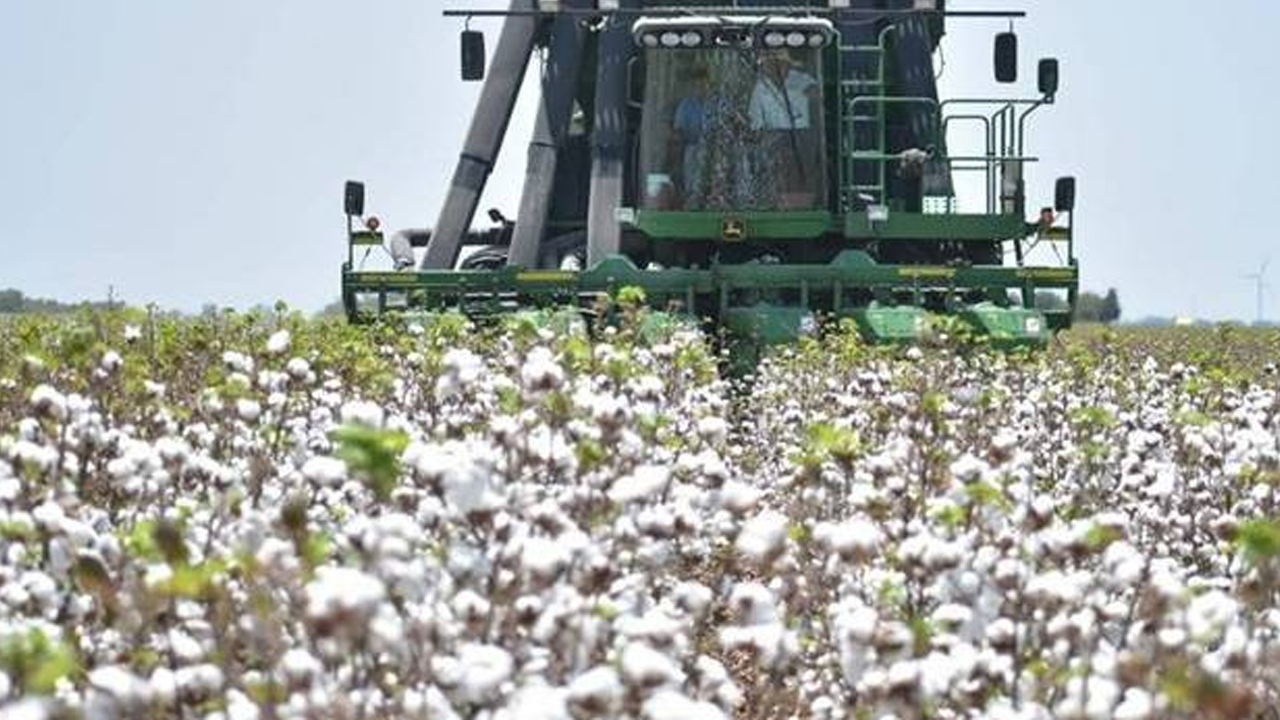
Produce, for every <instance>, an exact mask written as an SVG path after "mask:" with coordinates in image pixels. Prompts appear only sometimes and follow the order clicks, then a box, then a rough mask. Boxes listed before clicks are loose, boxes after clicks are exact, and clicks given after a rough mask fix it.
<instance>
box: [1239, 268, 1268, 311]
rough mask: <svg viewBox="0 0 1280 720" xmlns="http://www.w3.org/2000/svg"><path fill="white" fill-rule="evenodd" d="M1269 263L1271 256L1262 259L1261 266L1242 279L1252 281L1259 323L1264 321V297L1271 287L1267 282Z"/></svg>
mask: <svg viewBox="0 0 1280 720" xmlns="http://www.w3.org/2000/svg"><path fill="white" fill-rule="evenodd" d="M1270 265H1271V258H1267V259H1266V260H1263V261H1262V266H1261V267H1259V268H1258V272H1256V273H1252V274H1250V275H1245V276H1244V279H1245V280H1248V281H1249V282H1251V283H1253V285H1254V289H1255V291H1256V292H1257V299H1258V315H1257V322H1258V324H1259V325H1261V324H1262V323H1263V322H1265V321H1266V297H1267V291H1269V290H1270V289H1271V284H1270V283H1268V282H1267V268H1268V267H1270Z"/></svg>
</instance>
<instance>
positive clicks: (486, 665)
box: [456, 644, 515, 705]
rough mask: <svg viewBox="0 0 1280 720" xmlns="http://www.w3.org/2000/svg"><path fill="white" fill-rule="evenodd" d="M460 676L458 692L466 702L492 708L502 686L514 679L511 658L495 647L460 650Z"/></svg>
mask: <svg viewBox="0 0 1280 720" xmlns="http://www.w3.org/2000/svg"><path fill="white" fill-rule="evenodd" d="M457 661H458V669H459V671H460V673H461V677H460V681H459V685H458V688H457V690H456V693H457V695H458V697H459V698H460V699H461V700H463V701H464V702H468V703H472V704H475V705H489V704H493V703H495V702H497V701H498V699H499V697H498V691H499V688H501V687H502V684H503V683H505V682H507V681H508V680H510V679H511V673H512V671H513V670H514V667H515V666H514V661H513V660H512V658H511V655H510V654H509V653H508V652H507V651H506V650H503V649H502V648H500V647H496V646H494V645H477V644H468V645H463V646H462V648H461V649H460V650H459V651H458V658H457Z"/></svg>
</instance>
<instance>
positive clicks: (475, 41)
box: [462, 30, 485, 82]
mask: <svg viewBox="0 0 1280 720" xmlns="http://www.w3.org/2000/svg"><path fill="white" fill-rule="evenodd" d="M484 64H485V50H484V33H482V32H480V31H479V30H463V31H462V79H463V80H464V81H466V82H475V81H478V80H483V79H484Z"/></svg>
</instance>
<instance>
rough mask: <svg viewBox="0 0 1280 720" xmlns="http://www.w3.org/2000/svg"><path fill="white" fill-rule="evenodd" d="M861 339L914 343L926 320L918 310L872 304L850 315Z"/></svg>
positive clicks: (923, 330) (926, 322)
mask: <svg viewBox="0 0 1280 720" xmlns="http://www.w3.org/2000/svg"><path fill="white" fill-rule="evenodd" d="M850 316H851V317H852V318H853V319H854V321H855V322H857V323H858V330H859V331H860V332H861V333H862V335H863V337H865V338H866V339H867V340H869V341H871V342H873V343H899V342H914V341H916V340H918V339H920V336H921V335H923V334H924V332H925V329H926V328H927V327H928V318H927V316H926V314H925V312H924V310H921V309H920V308H916V307H910V306H898V307H885V306H882V305H878V304H873V305H871V306H870V307H865V308H858V309H857V310H854V311H853V312H851V313H850Z"/></svg>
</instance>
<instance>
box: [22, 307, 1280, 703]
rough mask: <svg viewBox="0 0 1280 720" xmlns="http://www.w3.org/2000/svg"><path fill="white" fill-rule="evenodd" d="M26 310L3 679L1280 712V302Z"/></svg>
mask: <svg viewBox="0 0 1280 720" xmlns="http://www.w3.org/2000/svg"><path fill="white" fill-rule="evenodd" d="M641 320H642V319H641V318H637V317H634V316H632V315H628V316H625V317H624V318H623V321H622V322H621V323H620V324H619V325H617V326H615V327H609V328H598V329H597V330H596V332H595V333H594V334H593V335H592V336H590V337H588V336H586V335H583V334H581V333H562V334H557V333H553V332H551V331H549V330H547V329H540V328H545V327H546V326H545V325H541V326H540V324H539V323H536V322H533V321H532V320H530V319H527V318H524V319H518V320H513V321H510V322H507V323H505V324H502V325H501V326H499V327H476V326H474V325H472V324H471V323H469V322H468V321H466V320H463V319H461V318H458V317H452V316H443V317H436V318H429V319H424V320H421V321H417V322H411V323H408V324H404V325H397V326H386V327H375V328H352V327H347V326H345V325H343V324H332V323H325V322H314V321H304V320H302V319H300V318H298V317H295V316H291V315H288V314H285V313H278V314H275V315H272V316H269V317H266V316H238V315H224V316H219V317H215V318H208V319H204V320H199V321H179V320H167V319H158V318H155V317H147V316H146V315H144V314H119V315H94V316H84V317H80V318H75V319H67V320H12V321H6V322H4V323H0V717H4V718H6V719H8V718H13V719H19V718H22V719H27V718H31V719H36V718H64V717H65V718H77V717H83V718H91V719H97V718H225V719H227V720H255V719H261V720H268V719H271V718H299V719H301V718H316V719H320V718H325V719H329V718H332V719H341V720H347V719H356V718H423V719H425V718H431V719H432V720H436V719H440V720H454V719H468V720H469V719H484V720H517V719H519V720H588V719H593V718H600V719H605V718H645V719H648V720H686V719H687V720H718V719H721V718H724V719H729V718H744V719H745V718H750V719H755V718H770V719H779V720H781V719H784V718H814V719H816V720H846V719H847V720H855V719H857V720H862V719H864V718H865V719H873V718H885V719H888V718H896V719H898V720H915V719H922V718H938V719H946V718H992V719H998V720H1014V719H1026V720H1038V719H1041V718H1089V719H1094V718H1097V719H1102V718H1115V719H1117V720H1143V719H1145V718H1224V719H1225V718H1275V717H1280V711H1278V710H1277V708H1280V524H1277V519H1278V518H1280V375H1278V374H1277V370H1276V366H1275V364H1274V363H1275V362H1276V360H1277V359H1280V337H1278V336H1275V335H1265V334H1262V333H1247V332H1245V331H1241V330H1236V331H1232V330H1227V329H1223V330H1202V331H1194V333H1192V332H1188V333H1182V334H1178V335H1174V334H1165V335H1161V334H1142V333H1138V332H1136V331H1135V332H1132V333H1128V332H1126V333H1119V334H1117V333H1109V332H1093V333H1086V334H1085V335H1083V336H1079V337H1074V338H1069V339H1063V340H1061V341H1060V342H1059V343H1058V344H1057V346H1056V347H1055V348H1054V349H1053V350H1051V351H1050V352H1047V353H1039V354H1034V355H1023V354H999V353H990V352H987V351H985V350H983V349H982V348H981V347H976V346H973V345H970V344H967V343H965V342H962V341H959V340H955V339H952V340H947V339H945V338H939V339H938V342H936V343H934V344H933V345H931V346H929V347H922V348H909V349H896V348H891V349H876V348H868V347H865V346H863V345H862V344H861V343H860V342H858V340H857V338H856V335H854V334H852V333H850V332H847V331H841V330H839V329H836V328H831V329H830V332H829V333H828V334H827V335H826V336H825V337H824V338H823V339H822V340H810V341H806V342H805V343H804V344H802V345H801V346H799V347H797V348H793V349H790V350H787V351H782V352H780V353H778V354H777V355H775V356H773V357H771V358H769V359H768V360H766V361H765V362H764V363H763V364H762V365H761V366H760V368H759V370H758V373H757V375H756V376H755V377H752V378H749V379H748V380H745V381H739V380H727V379H724V378H723V377H722V375H721V374H720V373H718V372H717V360H718V358H717V356H716V354H715V351H714V350H713V349H712V345H713V344H712V343H710V342H709V341H708V340H707V338H705V337H703V336H702V335H701V334H700V333H698V332H695V331H691V330H687V329H679V328H676V329H670V330H669V331H667V332H662V333H654V332H647V331H644V323H643V322H641Z"/></svg>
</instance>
